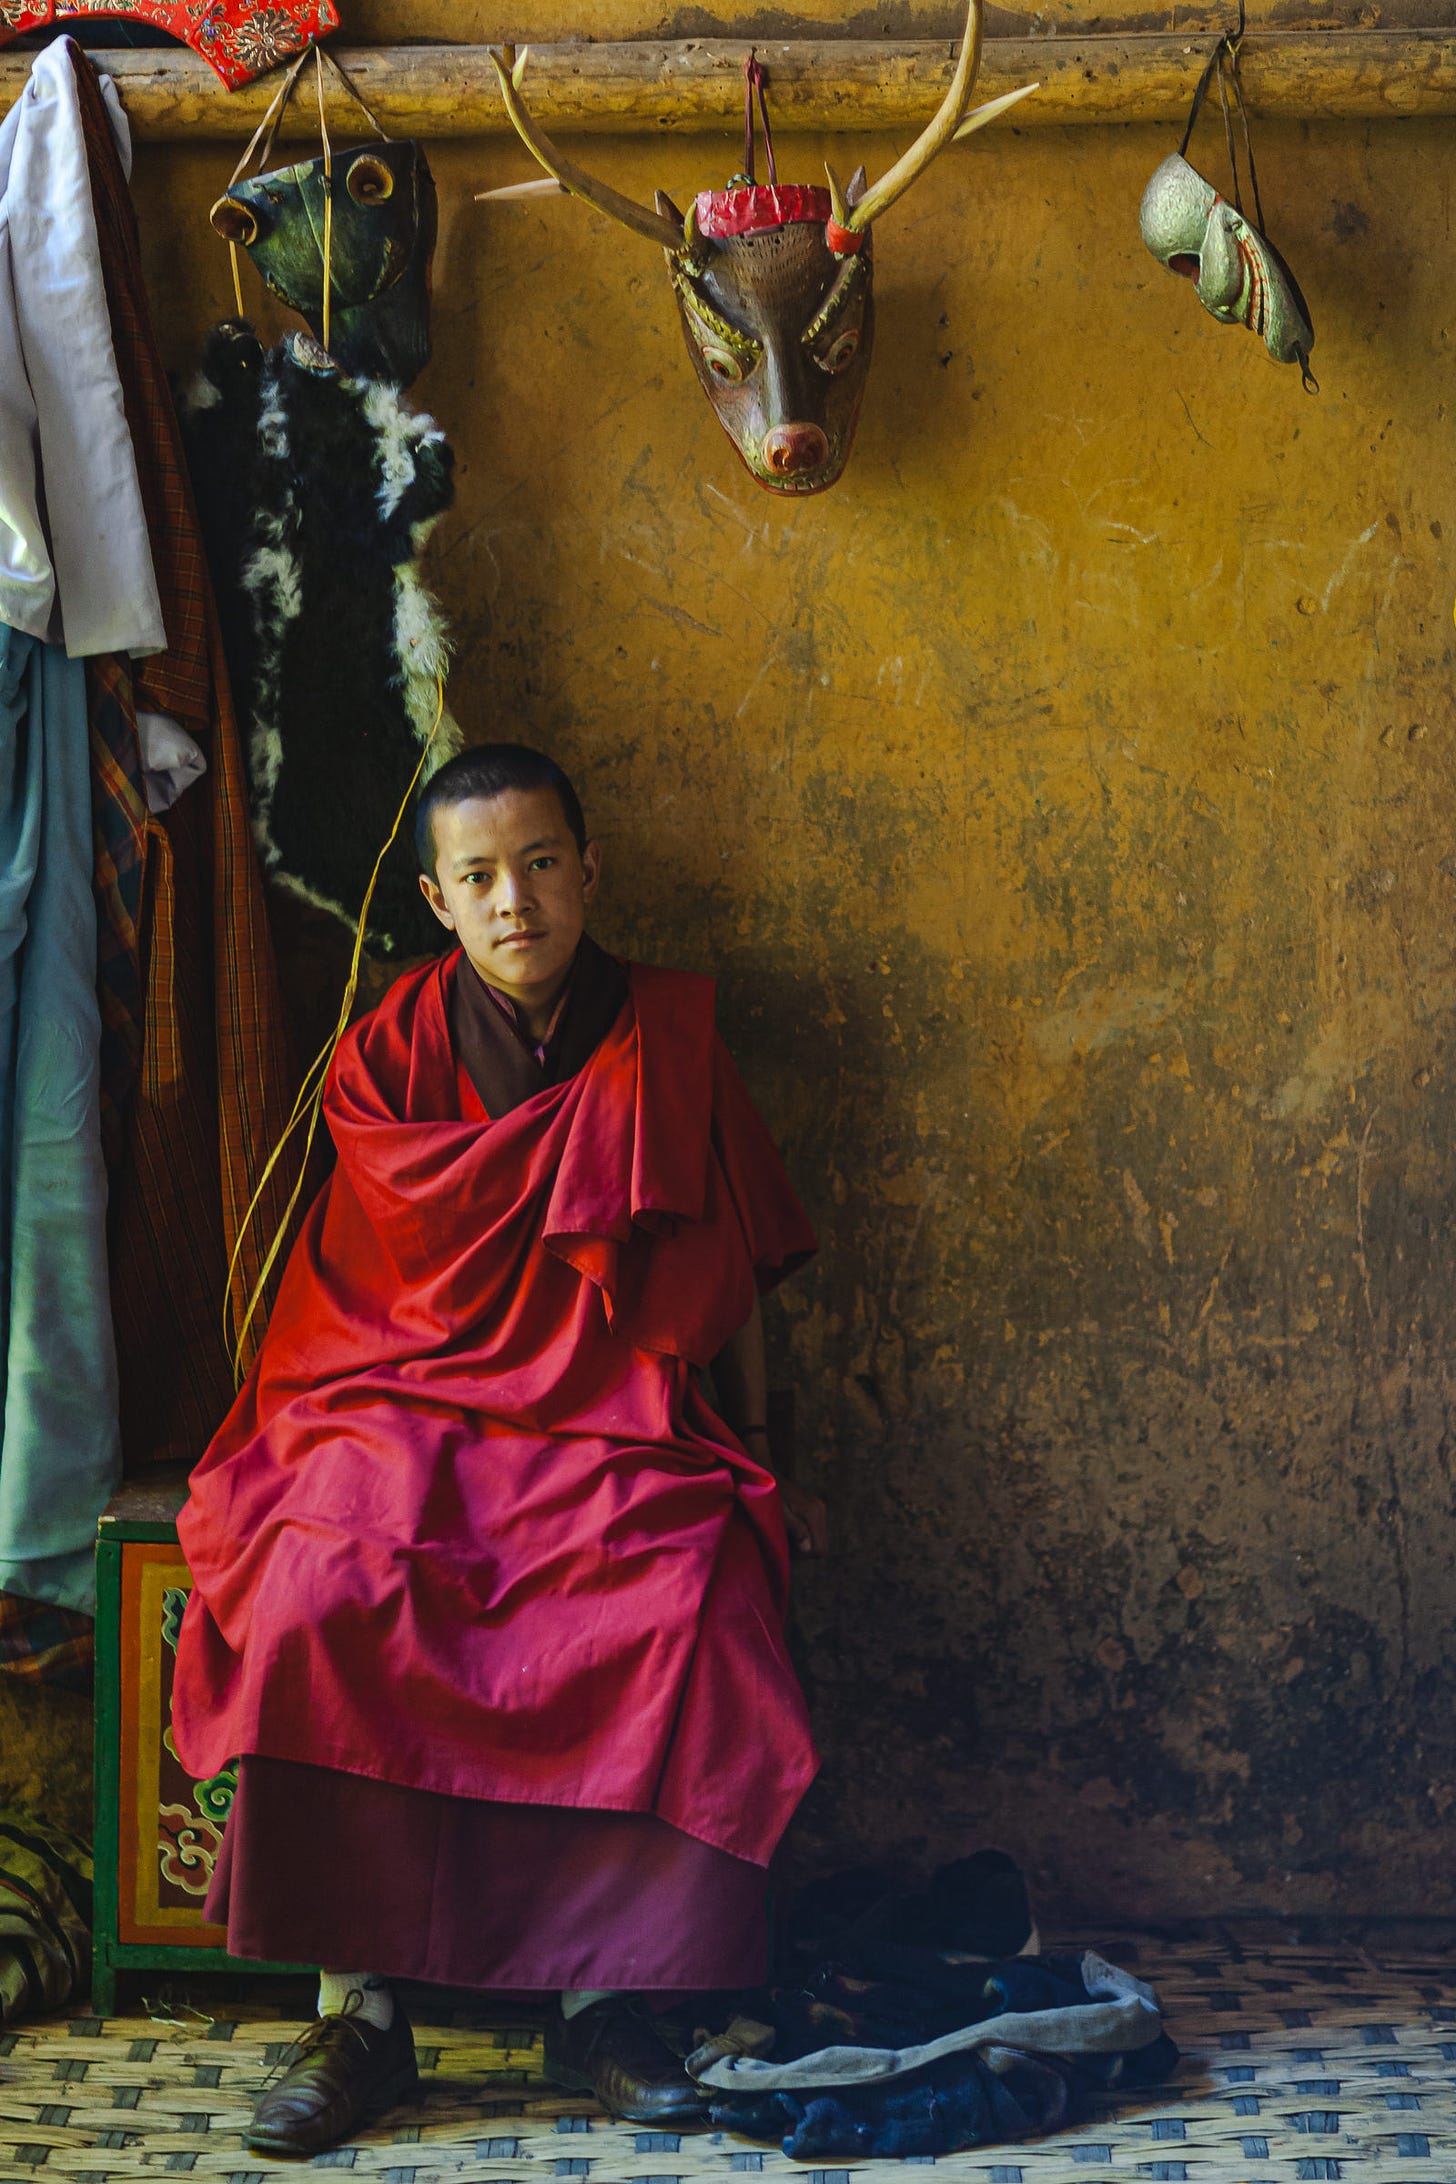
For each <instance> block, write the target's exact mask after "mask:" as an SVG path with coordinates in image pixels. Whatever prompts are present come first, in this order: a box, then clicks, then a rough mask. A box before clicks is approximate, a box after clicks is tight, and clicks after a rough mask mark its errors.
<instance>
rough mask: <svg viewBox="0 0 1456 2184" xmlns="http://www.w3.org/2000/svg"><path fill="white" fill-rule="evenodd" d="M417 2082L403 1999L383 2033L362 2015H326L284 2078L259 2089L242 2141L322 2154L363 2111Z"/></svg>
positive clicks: (387, 2103)
mask: <svg viewBox="0 0 1456 2184" xmlns="http://www.w3.org/2000/svg"><path fill="white" fill-rule="evenodd" d="M419 2083H420V2077H419V2071H418V2070H417V2068H416V2067H415V2043H414V2036H413V2034H412V2033H411V2031H410V2028H409V2021H408V2019H407V2018H406V2016H405V2014H404V2011H403V2010H402V2009H401V2008H400V2006H399V2004H398V2003H397V2002H396V2003H395V2005H394V2023H393V2024H392V2025H389V2026H387V2027H386V2028H385V2030H384V2031H383V2032H381V2031H380V2029H379V2027H378V2026H377V2025H371V2024H369V2023H368V2022H367V2021H366V2020H365V2019H364V2018H362V2017H351V2016H347V2015H346V2016H342V2017H339V2016H334V2017H320V2018H319V2019H318V2020H317V2021H316V2022H315V2023H314V2024H312V2025H310V2026H309V2028H308V2030H307V2032H306V2033H305V2034H304V2035H303V2038H302V2039H301V2040H299V2041H297V2042H296V2043H295V2045H294V2048H293V2053H292V2055H291V2057H290V2059H289V2062H288V2066H287V2068H286V2069H285V2070H284V2072H283V2075H282V2077H281V2078H276V2079H274V2080H273V2082H272V2083H271V2084H269V2085H266V2086H264V2088H263V2091H262V2092H261V2093H260V2094H259V2096H258V2105H257V2107H256V2108H255V2109H254V2110H253V2120H252V2122H251V2123H250V2124H249V2125H248V2128H247V2130H246V2132H245V2133H244V2139H245V2141H246V2143H247V2144H248V2145H249V2146H251V2148H252V2149H253V2151H254V2153H257V2154H319V2153H322V2152H323V2150H324V2148H325V2147H326V2146H335V2145H337V2144H338V2142H339V2140H340V2139H344V2138H348V2137H349V2135H350V2133H351V2132H352V2131H353V2130H354V2129H355V2128H356V2126H357V2125H358V2124H360V2123H362V2122H363V2121H364V2119H365V2117H367V2116H372V2115H377V2114H378V2113H379V2112H380V2111H381V2110H383V2109H386V2108H393V2107H394V2106H395V2104H396V2102H398V2101H403V2100H408V2099H409V2097H410V2095H411V2094H413V2093H416V2092H418V2090H419Z"/></svg>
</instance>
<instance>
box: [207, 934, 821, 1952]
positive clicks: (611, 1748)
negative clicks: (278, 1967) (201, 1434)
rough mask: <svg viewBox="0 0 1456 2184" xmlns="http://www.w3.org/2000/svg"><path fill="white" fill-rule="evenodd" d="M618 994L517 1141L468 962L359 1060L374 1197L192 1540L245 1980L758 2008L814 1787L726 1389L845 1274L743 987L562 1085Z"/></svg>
mask: <svg viewBox="0 0 1456 2184" xmlns="http://www.w3.org/2000/svg"><path fill="white" fill-rule="evenodd" d="M596 954H597V952H595V951H593V956H595V955H596ZM609 964H610V959H605V958H602V959H600V960H599V962H598V963H597V965H596V972H597V975H596V976H594V977H593V976H590V975H586V972H588V971H589V970H590V966H587V967H586V971H584V967H583V966H582V965H581V964H579V965H578V972H577V977H576V980H575V981H574V984H575V985H577V986H579V987H581V988H582V989H583V990H582V992H581V993H580V994H579V995H578V996H575V997H574V998H573V1006H572V1010H571V1011H569V1012H568V1017H567V1021H566V1023H565V1025H563V1027H562V1040H561V1041H560V1042H558V1043H557V1051H556V1054H555V1056H554V1057H553V1055H552V1054H550V1053H549V1052H547V1051H546V1050H541V1051H539V1052H538V1053H537V1055H536V1057H535V1063H536V1065H539V1067H540V1071H541V1083H542V1089H541V1090H539V1091H537V1092H535V1093H533V1094H530V1095H529V1096H527V1097H524V1098H521V1099H520V1103H519V1104H518V1105H515V1106H514V1107H512V1108H511V1109H510V1111H508V1112H504V1113H498V1114H496V1115H495V1116H494V1118H493V1119H488V1118H487V1116H486V1112H485V1108H484V1106H483V1105H482V1103H481V1101H480V1099H479V1097H478V1095H477V1092H476V1089H475V1083H474V1081H473V1080H472V1076H471V1074H470V1073H468V1072H467V1070H466V1069H465V1068H464V1067H463V1066H462V1065H461V1062H460V1058H459V1056H458V1054H457V1042H456V1041H455V1040H452V1036H451V1029H450V1027H451V1021H452V1016H455V1017H457V1020H458V1010H459V996H458V993H457V989H456V981H457V980H458V978H459V977H460V975H461V971H462V959H461V958H460V957H459V956H458V955H457V956H454V957H452V958H450V959H449V960H448V961H446V962H444V963H442V964H438V965H431V966H429V967H427V968H426V969H424V970H423V971H417V972H413V973H409V974H407V975H406V976H405V977H404V978H403V979H401V980H400V981H399V982H398V983H397V984H396V986H395V987H394V988H393V989H392V990H391V992H390V993H389V994H388V995H387V996H386V998H385V1000H384V1002H383V1003H382V1004H381V1006H380V1008H379V1009H378V1010H377V1011H376V1012H375V1013H374V1015H373V1016H372V1017H370V1018H368V1019H366V1020H365V1022H364V1023H363V1024H361V1025H360V1026H358V1027H356V1029H355V1030H354V1031H353V1032H352V1033H351V1034H350V1035H349V1038H348V1039H347V1040H346V1041H345V1043H344V1045H343V1046H342V1047H341V1049H340V1052H339V1056H338V1058H337V1060H336V1063H335V1066H334V1070H333V1072H332V1074H331V1080H330V1087H329V1092H328V1097H327V1113H328V1117H329V1122H330V1127H331V1129H332V1131H333V1135H334V1138H335V1143H336V1145H337V1148H338V1153H339V1161H338V1166H337V1168H336V1170H335V1173H334V1175H333V1177H332V1178H331V1179H330V1182H329V1184H328V1185H327V1186H326V1188H325V1190H324V1192H323V1194H322V1195H321V1197H320V1200H319V1202H318V1203H317V1205H316V1206H315V1207H314V1209H313V1211H312V1213H311V1214H310V1216H309V1220H308V1223H307V1226H306V1228H305V1232H304V1235H303V1237H302V1238H301V1239H300V1243H299V1246H298V1248H297V1250H296V1251H295V1253H294V1256H293V1259H292V1261H291V1262H290V1266H289V1270H288V1274H287V1276H286V1278H285V1281H284V1284H283V1287H282V1290H281V1292H280V1296H279V1300H278V1305H277V1307H276V1308H275V1311H274V1315H273V1319H272V1323H271V1325H270V1328H269V1333H268V1338H267V1341H266V1343H265V1345H264V1349H263V1353H262V1356H261V1357H260V1359H259V1362H258V1365H257V1367H256V1369H255V1371H254V1373H253V1375H252V1376H251V1377H250V1379H249V1382H248V1383H247V1385H246V1387H245V1388H244V1390H243V1393H242V1395H241V1396H240V1398H239V1400H238V1403H237V1405H236V1406H235V1407H234V1410H233V1412H232V1414H231V1415H230V1417H229V1419H228V1420H227V1422H226V1423H225V1425H224V1427H223V1429H222V1431H221V1432H220V1433H219V1435H218V1437H217V1439H216V1441H215V1442H214V1443H213V1446H212V1447H211V1449H209V1451H208V1453H207V1455H206V1456H205V1457H204V1459H203V1461H202V1463H201V1464H200V1465H199V1466H198V1469H197V1471H196V1473H195V1474H194V1478H193V1488H192V1498H191V1500H190V1502H189V1505H188V1508H187V1510H186V1511H185V1512H184V1515H183V1519H182V1525H181V1537H182V1541H183V1545H184V1548H185V1549H186V1551H187V1554H188V1559H189V1562H190V1565H191V1568H192V1572H193V1577H194V1580H195V1590H194V1594H193V1600H192V1604H191V1606H190V1607H189V1609H188V1613H187V1616H186V1618H185V1619H184V1624H183V1630H182V1636H181V1643H180V1647H179V1657H178V1667H177V1682H176V1695H175V1700H174V1733H175V1736H176V1739H177V1743H178V1748H179V1750H180V1751H182V1752H183V1753H184V1755H185V1758H186V1762H187V1764H188V1765H189V1766H191V1767H193V1768H194V1769H196V1770H198V1771H199V1772H207V1773H213V1772H216V1770H217V1768H218V1767H219V1766H220V1765H222V1764H223V1763H224V1761H225V1760H226V1759H227V1758H228V1757H230V1756H232V1755H234V1754H239V1753H240V1754H242V1755H243V1762H242V1769H241V1782H240V1790H239V1796H238V1800H237V1803H236V1805H235V1807H234V1812H233V1816H232V1819H231V1821H230V1823H229V1828H228V1833H227V1836H226V1838H225V1845H224V1855H223V1861H222V1864H221V1867H220V1871H219V1877H218V1882H217V1884H216V1886H215V1888H214V1893H213V1896H212V1898H211V1899H210V1906H209V1907H210V1909H211V1910H212V1911H213V1912H214V1915H218V1914H219V1913H225V1916H226V1918H227V1922H228V1928H229V1942H230V1946H232V1947H233V1948H234V1949H235V1950H236V1951H237V1953H239V1954H243V1955H255V1956H271V1957H278V1956H290V1957H293V1958H295V1959H299V1958H302V1959H304V1960H306V1961H318V1962H323V1963H331V1964H336V1965H341V1966H345V1965H355V1964H359V1965H367V1966H368V1968H370V1969H373V1970H376V1971H380V1972H385V1973H390V1974H394V1975H396V1976H404V1975H408V1976H413V1977H417V1978H424V1979H432V1980H443V1981H448V1982H449V1983H451V1984H458V1985H467V1986H476V1987H481V1988H488V1987H501V1988H509V1989H511V1990H517V1991H519V1990H522V1989H534V1988H552V1987H559V1986H578V1987H635V1988H639V1989H640V1988H649V1989H657V1990H664V1989H669V1988H696V1987H706V1986H719V1985H736V1984H739V1983H742V1982H745V1981H748V1980H751V1979H754V1978H756V1977H758V1976H760V1974H761V1971H762V1951H763V1920H762V1915H761V1914H762V1894H763V1878H764V1868H765V1866H766V1864H767V1861H768V1858H769V1856H770V1855H771V1853H772V1850H773V1848H774V1845H775V1844H776V1842H777V1840H778V1838H779V1836H780V1834H781V1833H782V1830H783V1828H784V1826H785V1825H786V1824H787V1821H788V1819H789V1817H790V1815H791V1813H792V1811H793V1809H794V1806H795V1804H796V1803H797V1801H798V1798H799V1797H800V1795H801V1794H802V1791H803V1789H804V1787H805V1786H806V1785H807V1783H808V1781H809V1779H810V1777H811V1775H812V1772H813V1766H814V1760H813V1753H812V1747H811V1745H810V1741H809V1736H808V1729H807V1722H806V1718H805V1714H804V1708H803V1701H802V1697H801V1694H800V1693H799V1690H798V1686H797V1683H796V1681H795V1679H794V1676H793V1672H792V1670H791V1668H790V1667H789V1664H788V1661H787V1657H786V1655H785V1652H784V1647H783V1639H782V1614H783V1606H784V1596H785V1588H786V1573H787V1558H786V1549H785V1543H784V1534H783V1525H782V1518H781V1514H780V1511H779V1507H778V1496H777V1490H776V1488H775V1486H774V1484H773V1481H772V1479H771V1478H770V1477H769V1475H768V1474H767V1473H765V1472H764V1471H763V1470H762V1469H761V1468H760V1467H759V1466H758V1465H756V1464H755V1463H754V1462H753V1461H752V1460H751V1458H749V1457H748V1455H747V1453H746V1451H745V1450H744V1449H743V1448H742V1447H741V1445H740V1444H739V1443H738V1442H737V1441H736V1440H735V1438H734V1436H733V1435H732V1434H731V1433H730V1432H729V1431H728V1430H727V1428H726V1427H725V1426H724V1425H723V1423H722V1421H721V1420H720V1419H718V1418H717V1417H716V1416H715V1414H714V1413H713V1411H712V1410H711V1408H710V1407H709V1405H708V1403H707V1401H706V1399H705V1398H704V1396H703V1394H702V1392H701V1389H700V1387H699V1385H698V1382H697V1379H696V1377H695V1371H694V1368H695V1367H698V1366H702V1365H705V1364H707V1363H708V1362H709V1361H710V1360H711V1358H712V1357H713V1356H714V1355H715V1354H716V1352H717V1351H718V1350H719V1349H720V1348H721V1347H722V1345H723V1343H724V1342H725V1341H726V1340H727V1339H728V1337H729V1336H730V1335H731V1334H732V1333H733V1331H734V1330H735V1328H737V1327H738V1326H740V1325H741V1324H742V1322H743V1320H744V1319H745V1318H746V1317H747V1314H748V1311H749V1310H750V1308H751V1304H752V1299H753V1295H754V1289H755V1284H756V1285H757V1286H758V1287H759V1288H766V1287H768V1286H770V1285H771V1283H772V1282H773V1281H775V1280H776V1279H778V1278H779V1277H780V1276H781V1275H782V1274H783V1273H784V1272H786V1271H787V1270H788V1269H789V1268H790V1267H791V1266H792V1265H794V1264H797V1263H799V1261H800V1260H801V1259H802V1258H803V1257H804V1256H806V1255H807V1253H808V1252H809V1251H811V1250H812V1248H813V1237H812V1234H811V1232H810V1230H809V1228H808V1224H807V1222H806V1221H805V1219H804V1216H803V1213H802V1210H801V1208H800V1207H799V1205H798V1202H797V1200H796V1199H795V1198H794V1196H793V1193H792V1191H791V1190H790V1188H789V1186H788V1183H787V1180H786V1179H785V1177H784V1175H783V1170H782V1167H781V1165H780V1163H779V1161H778V1157H777V1154H776V1153H775V1152H774V1150H773V1147H772V1144H771V1141H770V1140H769V1138H768V1136H767V1133H766V1132H765V1131H764V1129H763V1125H762V1123H761V1122H760V1121H759V1119H758V1117H757V1115H756V1113H755V1111H754V1110H753V1108H752V1106H751V1103H750V1102H749V1101H748V1098H747V1095H746V1093H745V1092H744V1090H743V1087H742V1085H741V1082H740V1081H739V1079H738V1077H737V1074H736V1072H735V1071H734V1070H733V1066H732V1064H731V1062H730V1061H729V1060H728V1057H727V1055H726V1052H725V1051H724V1049H723V1048H722V1045H721V1042H720V1041H719V1040H718V1039H717V1036H716V1033H715V1032H714V1030H713V1021H712V988H711V983H710V982H709V981H707V980H704V979H699V978H695V977H692V976H690V975H688V974H685V973H673V972H660V971H648V970H644V969H642V968H640V967H632V968H631V969H630V971H629V972H628V974H627V998H626V1001H625V1003H624V1005H623V1006H622V1008H621V1010H620V1012H619V1014H618V1015H617V1017H616V1020H615V1021H614V1022H613V1023H612V1024H611V1026H610V1028H609V1029H608V1030H607V1032H606V1035H605V1036H604V1037H599V1043H598V1044H597V1045H596V1046H595V1050H594V1051H593V1052H592V1053H591V1054H590V1055H589V1057H588V1058H587V1059H586V1060H585V1061H584V1062H583V1063H582V1065H581V1066H580V1067H579V1068H577V1069H576V1070H575V1072H574V1073H573V1074H571V1075H570V1076H568V1077H567V1078H566V1079H565V1081H562V1082H557V1083H552V1082H551V1081H550V1078H551V1076H552V1075H553V1074H554V1073H555V1072H554V1070H553V1067H552V1063H553V1060H554V1062H555V1065H556V1068H557V1069H559V1068H560V1067H561V1066H563V1054H565V1056H566V1059H567V1060H569V1059H571V1057H570V1054H569V1047H570V1040H571V1036H572V1031H571V1024H572V1018H573V1016H574V1018H575V1021H576V1024H577V1027H578V1036H580V1027H581V1025H582V1024H583V1023H586V1024H588V1025H589V1026H590V1035H591V1036H592V1037H597V1036H598V1027H597V1026H596V1025H592V1024H591V1022H590V1020H591V1011H592V1008H593V1006H596V1007H597V1009H598V1011H600V1003H601V995H602V992H603V982H602V977H601V975H600V974H601V968H602V966H603V965H609ZM611 968H612V970H614V971H615V970H616V967H615V966H611ZM616 975H617V977H618V978H619V979H620V977H621V973H620V971H616ZM510 1036H512V1035H511V1034H510V1033H509V1031H507V1037H510ZM461 1043H464V1044H468V1043H469V1042H468V1040H467V1041H465V1042H461ZM478 1061H479V1057H478V1056H477V1064H478ZM477 1074H478V1070H477ZM487 1075H488V1072H487ZM530 1081H531V1080H530V1079H529V1078H528V1079H527V1080H526V1086H528V1085H529V1083H530ZM524 1089H525V1086H517V1087H516V1089H515V1091H514V1092H513V1093H512V1095H511V1096H512V1097H517V1096H518V1095H519V1093H520V1092H521V1091H522V1090H524Z"/></svg>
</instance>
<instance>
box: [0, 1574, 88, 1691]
mask: <svg viewBox="0 0 1456 2184" xmlns="http://www.w3.org/2000/svg"><path fill="white" fill-rule="evenodd" d="M95 1662H96V1644H95V1625H94V1624H93V1622H92V1620H91V1618H90V1616H89V1615H79V1614H77V1613H76V1611H75V1609H73V1608H53V1607H52V1606H51V1604H50V1602H49V1601H48V1600H25V1599H22V1597H21V1596H20V1594H19V1593H0V1674H4V1675H7V1676H16V1677H18V1678H19V1679H20V1680H21V1682H23V1683H43V1684H50V1685H51V1686H52V1688H53V1689H55V1690H57V1691H79V1692H81V1693H83V1694H86V1693H89V1691H90V1689H91V1678H92V1673H93V1670H94V1668H95Z"/></svg>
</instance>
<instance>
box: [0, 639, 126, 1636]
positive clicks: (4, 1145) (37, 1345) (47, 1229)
mask: <svg viewBox="0 0 1456 2184" xmlns="http://www.w3.org/2000/svg"><path fill="white" fill-rule="evenodd" d="M91 873H92V845H91V769H90V760H89V755H88V731H87V723H86V670H85V667H84V666H83V664H82V662H81V661H79V660H68V659H67V658H66V655H65V653H64V652H63V651H62V650H61V649H60V648H59V647H58V646H53V645H43V644H41V643H39V642H38V641H37V640H36V639H35V638H34V637H29V636H25V635H23V634H22V633H21V632H20V631H18V630H14V629H9V628H7V627H5V626H4V625H0V1591H4V1592H15V1593H24V1594H26V1595H28V1596H29V1598H31V1599H32V1600H49V1601H53V1602H55V1603H56V1604H57V1605H59V1606H61V1607H66V1608H79V1609H82V1610H84V1611H86V1612H88V1613H89V1612H90V1611H91V1610H92V1609H93V1608H94V1606H95V1587H94V1579H93V1556H94V1546H95V1538H96V1519H97V1517H98V1516H99V1515H100V1513H101V1511H102V1509H103V1508H104V1507H105V1504H106V1502H107V1500H108V1498H109V1496H110V1495H111V1493H112V1491H113V1490H114V1488H115V1486H116V1484H117V1482H118V1480H119V1478H120V1476H121V1436H120V1431H119V1428H118V1424H117V1391H116V1347H115V1341H114V1338H113V1335H112V1326H111V1299H110V1291H109V1288H108V1284H107V1268H106V1170H105V1167H104V1165H103V1163H102V1157H101V1123H100V1107H99V1083H100V1043H101V1017H100V1012H99V1010H98V1007H97V1001H96V905H95V898H94V897H93V895H92V892H91Z"/></svg>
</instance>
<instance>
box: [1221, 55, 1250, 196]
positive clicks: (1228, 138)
mask: <svg viewBox="0 0 1456 2184" xmlns="http://www.w3.org/2000/svg"><path fill="white" fill-rule="evenodd" d="M1231 50H1232V48H1230V46H1229V43H1228V40H1227V39H1226V38H1224V39H1220V41H1219V47H1218V103H1219V106H1220V107H1221V108H1222V111H1223V141H1224V144H1225V146H1226V147H1227V150H1228V163H1229V172H1230V173H1231V174H1232V176H1233V178H1234V210H1235V212H1237V213H1238V215H1239V217H1240V218H1241V219H1242V217H1243V212H1244V193H1243V191H1242V190H1241V189H1240V188H1239V158H1238V153H1237V152H1236V151H1235V150H1234V124H1233V117H1232V115H1231V114H1230V112H1229V97H1228V82H1227V66H1226V60H1227V54H1228V52H1229V51H1231Z"/></svg>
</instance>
